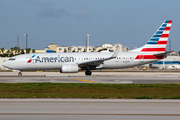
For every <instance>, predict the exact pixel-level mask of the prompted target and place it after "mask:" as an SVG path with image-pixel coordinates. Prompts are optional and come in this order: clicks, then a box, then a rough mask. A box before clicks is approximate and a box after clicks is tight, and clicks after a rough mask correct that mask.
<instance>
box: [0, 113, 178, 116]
mask: <svg viewBox="0 0 180 120" xmlns="http://www.w3.org/2000/svg"><path fill="white" fill-rule="evenodd" d="M0 115H120V116H123V115H132V116H180V114H106V113H104V114H103V113H89V114H88V113H0Z"/></svg>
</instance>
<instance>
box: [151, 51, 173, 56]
mask: <svg viewBox="0 0 180 120" xmlns="http://www.w3.org/2000/svg"><path fill="white" fill-rule="evenodd" d="M172 52H174V50H173V51H168V52H164V53H158V54H154V56H164V55H167V54H169V53H172Z"/></svg>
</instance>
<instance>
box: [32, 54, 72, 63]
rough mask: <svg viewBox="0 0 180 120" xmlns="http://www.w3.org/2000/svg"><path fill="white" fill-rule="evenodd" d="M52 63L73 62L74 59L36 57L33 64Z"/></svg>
mask: <svg viewBox="0 0 180 120" xmlns="http://www.w3.org/2000/svg"><path fill="white" fill-rule="evenodd" d="M37 62H39V63H49V62H50V63H54V62H74V57H60V55H58V57H40V56H37V58H36V59H35V63H37Z"/></svg>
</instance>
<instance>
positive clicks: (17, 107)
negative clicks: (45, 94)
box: [0, 99, 180, 120]
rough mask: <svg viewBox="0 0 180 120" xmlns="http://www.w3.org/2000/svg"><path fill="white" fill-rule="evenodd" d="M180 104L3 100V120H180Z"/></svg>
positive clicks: (0, 104)
mask: <svg viewBox="0 0 180 120" xmlns="http://www.w3.org/2000/svg"><path fill="white" fill-rule="evenodd" d="M179 111H180V100H127V99H114V100H113V99H0V119H1V120H3V119H8V120H10V119H13V120H24V119H26V120H30V119H38V120H50V119H51V120H55V119H63V120H70V119H73V120H80V119H81V120H84V119H86V120H92V119H96V120H119V119H127V120H144V119H146V120H152V119H153V120H156V119H157V120H178V119H179V118H180V112H179Z"/></svg>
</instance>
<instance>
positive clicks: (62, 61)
mask: <svg viewBox="0 0 180 120" xmlns="http://www.w3.org/2000/svg"><path fill="white" fill-rule="evenodd" d="M171 25H172V20H165V21H164V22H163V24H162V25H161V26H160V27H159V28H158V30H157V31H156V32H155V33H154V34H153V36H152V37H151V38H150V39H149V40H148V42H147V43H146V44H145V45H144V46H142V47H140V48H136V49H133V50H130V51H128V52H119V49H120V47H118V48H117V50H116V51H115V52H114V53H113V52H91V53H90V52H85V53H33V54H23V55H17V56H14V57H11V58H10V59H9V60H7V61H6V62H3V63H2V66H3V67H6V68H9V69H12V70H18V71H19V73H18V75H19V76H22V73H21V71H22V70H26V71H38V70H59V71H60V73H77V72H79V70H85V75H89V76H90V75H91V74H92V72H91V70H96V69H121V68H129V67H135V66H139V65H143V64H148V63H153V62H156V61H158V60H160V59H163V58H164V56H166V54H168V53H170V52H172V51H169V52H166V51H165V49H166V45H167V41H168V37H169V33H170V29H171Z"/></svg>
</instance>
